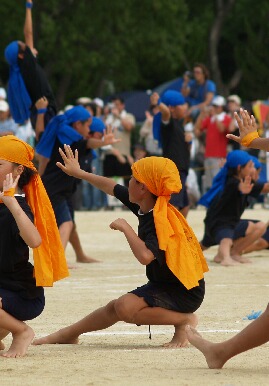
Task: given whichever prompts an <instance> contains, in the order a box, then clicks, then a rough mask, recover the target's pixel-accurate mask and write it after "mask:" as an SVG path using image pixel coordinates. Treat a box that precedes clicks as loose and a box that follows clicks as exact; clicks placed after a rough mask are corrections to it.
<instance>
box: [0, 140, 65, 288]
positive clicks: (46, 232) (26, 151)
mask: <svg viewBox="0 0 269 386" xmlns="http://www.w3.org/2000/svg"><path fill="white" fill-rule="evenodd" d="M33 158H34V149H33V148H32V147H31V146H30V145H28V144H27V143H25V142H24V141H22V140H20V139H19V138H17V137H15V136H13V135H6V136H3V137H0V159H4V160H6V161H9V162H14V163H16V164H19V165H23V166H26V167H27V168H30V169H32V170H34V171H35V172H37V170H36V168H35V166H34V164H33V163H32V162H31V161H32V159H33ZM24 193H25V196H26V200H27V203H28V205H29V206H30V208H31V210H32V212H33V215H34V221H35V226H36V227H37V229H38V232H39V233H40V236H41V239H42V243H41V245H40V246H39V247H38V248H34V249H33V257H34V273H35V279H36V285H37V286H44V287H51V286H52V285H53V283H54V282H55V281H57V280H60V279H64V278H65V277H67V276H69V272H68V268H67V263H66V258H65V253H64V249H63V246H62V242H61V239H60V234H59V230H58V227H57V224H56V220H55V216H54V211H53V209H52V206H51V203H50V200H49V197H48V195H47V192H46V190H45V188H44V185H43V182H42V180H41V178H40V176H39V174H38V173H37V174H35V175H34V176H33V177H32V178H31V181H30V182H29V184H28V185H26V186H25V187H24Z"/></svg>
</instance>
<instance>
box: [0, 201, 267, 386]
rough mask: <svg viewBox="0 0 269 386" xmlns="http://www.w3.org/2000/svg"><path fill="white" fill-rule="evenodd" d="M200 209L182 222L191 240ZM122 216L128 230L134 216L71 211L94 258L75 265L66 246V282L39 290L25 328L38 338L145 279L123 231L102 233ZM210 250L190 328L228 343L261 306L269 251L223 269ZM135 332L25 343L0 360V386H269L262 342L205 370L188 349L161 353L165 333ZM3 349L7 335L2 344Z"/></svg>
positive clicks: (121, 329)
mask: <svg viewBox="0 0 269 386" xmlns="http://www.w3.org/2000/svg"><path fill="white" fill-rule="evenodd" d="M204 215H205V211H204V209H203V208H198V209H197V210H192V211H191V212H190V214H189V216H188V220H189V223H190V225H191V226H192V227H193V229H194V231H195V233H196V235H197V237H198V239H200V237H201V236H202V233H203V218H204ZM118 217H123V218H125V219H127V220H128V221H129V222H130V223H131V224H132V225H133V226H134V227H135V229H136V226H137V221H136V217H135V216H134V215H132V214H131V213H129V212H127V211H121V210H118V209H117V210H116V211H111V212H77V213H76V222H77V226H78V229H79V234H80V236H81V240H82V243H83V246H84V248H85V250H86V251H87V253H88V254H89V255H90V256H92V257H94V258H96V259H99V260H101V261H102V262H100V263H95V264H74V263H75V257H74V253H73V250H72V249H71V247H70V246H68V249H67V259H68V262H69V264H73V265H75V266H76V269H72V270H70V277H69V278H67V279H65V280H62V281H60V282H58V283H56V284H55V286H54V287H53V288H47V289H46V308H45V310H44V312H43V313H42V315H41V316H40V317H38V318H37V319H35V320H33V321H31V322H29V325H30V326H31V327H32V328H33V329H34V330H35V334H36V336H37V337H41V336H44V335H46V334H48V333H51V332H53V331H55V330H57V329H59V328H61V327H63V326H65V325H67V324H69V323H72V322H74V321H76V320H78V319H80V318H82V317H84V316H85V315H86V314H88V313H90V312H91V311H92V310H94V309H95V308H97V307H100V306H102V305H105V304H106V303H107V302H108V301H110V300H112V299H113V298H117V297H119V296H120V295H122V294H124V293H126V292H127V291H129V290H131V289H133V288H136V287H137V286H138V285H142V284H144V283H146V277H145V269H144V267H143V266H141V265H139V263H138V262H137V261H136V259H135V258H134V257H133V255H132V253H131V252H130V249H129V247H128V244H127V242H126V241H125V238H124V236H123V234H122V233H120V232H115V231H112V230H110V228H109V224H110V222H112V221H113V220H114V219H116V218H118ZM268 217H269V211H268V210H266V209H263V208H261V207H260V206H259V205H256V206H255V209H254V210H248V211H246V212H245V214H244V218H253V219H262V220H265V221H267V220H268ZM215 252H216V248H215V247H214V248H211V249H209V250H208V251H206V252H205V255H206V257H207V259H208V263H209V267H210V272H208V273H207V274H206V276H205V278H206V296H205V300H204V302H203V304H202V306H201V307H200V309H199V310H198V311H197V315H198V317H199V325H198V330H199V331H200V332H201V333H202V335H203V336H204V337H206V338H208V339H210V340H212V341H221V340H224V339H227V338H229V337H231V336H232V335H233V334H235V333H236V332H237V331H239V330H241V329H242V328H244V327H245V326H246V325H247V324H248V323H250V321H249V320H246V319H245V318H246V316H247V315H249V314H250V313H251V312H252V310H254V311H259V310H264V308H265V307H266V305H267V302H268V299H269V252H268V251H262V252H256V253H252V254H250V255H249V256H250V257H251V260H252V264H244V265H243V264H241V265H240V266H238V267H229V268H225V267H221V266H219V265H217V264H215V263H213V262H212V259H213V257H214V254H215ZM151 332H152V339H151V340H149V334H148V326H140V327H137V326H135V325H128V324H125V323H118V324H116V325H114V326H112V327H110V328H109V329H107V330H104V331H99V332H96V333H88V334H85V335H83V336H81V340H80V344H79V345H46V346H30V348H29V350H28V355H27V356H26V357H25V358H20V359H7V358H3V357H2V358H1V357H0V385H1V386H7V385H12V386H13V385H14V386H15V385H22V384H23V385H25V386H27V385H35V386H41V385H42V386H43V385H44V386H54V385H57V386H58V385H60V386H61V385H79V386H84V385H85V386H86V385H95V386H102V385H123V386H125V385H128V386H133V385H139V386H140V385H141V386H142V385H147V386H148V385H177V386H178V385H184V386H187V385H189V386H191V385H207V386H210V385H223V386H235V385H244V386H246V385H268V382H269V381H268V379H269V347H268V344H266V345H264V346H262V347H259V348H256V349H254V350H251V351H249V352H247V353H244V354H241V355H239V356H238V357H236V358H233V359H232V360H231V361H229V362H228V363H227V364H226V365H225V367H224V369H222V370H209V369H207V366H206V362H205V360H204V357H203V356H202V354H201V353H200V352H199V351H197V350H196V349H195V348H194V347H189V348H185V349H164V348H163V347H162V343H164V342H167V341H169V340H170V339H171V337H172V334H173V328H172V327H167V326H152V327H151ZM5 343H6V345H7V346H9V344H10V338H9V337H7V338H6V339H5Z"/></svg>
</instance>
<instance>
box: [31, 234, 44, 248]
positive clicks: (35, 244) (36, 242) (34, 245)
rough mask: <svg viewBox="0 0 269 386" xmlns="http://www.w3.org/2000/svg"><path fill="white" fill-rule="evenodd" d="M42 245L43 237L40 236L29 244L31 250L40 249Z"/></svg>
mask: <svg viewBox="0 0 269 386" xmlns="http://www.w3.org/2000/svg"><path fill="white" fill-rule="evenodd" d="M41 243H42V239H41V237H40V236H39V235H38V236H36V237H35V238H34V239H33V240H32V242H31V244H29V247H30V248H38V247H40V245H41Z"/></svg>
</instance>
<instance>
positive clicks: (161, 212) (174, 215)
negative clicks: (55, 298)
mask: <svg viewBox="0 0 269 386" xmlns="http://www.w3.org/2000/svg"><path fill="white" fill-rule="evenodd" d="M60 153H61V155H62V157H63V160H64V165H63V164H61V163H59V162H58V163H57V166H59V167H60V168H61V169H62V170H63V171H64V172H65V173H67V174H68V175H72V176H74V177H76V178H79V179H84V180H86V181H88V182H89V183H90V184H92V185H93V186H95V187H96V188H98V189H100V190H102V191H104V192H105V193H106V194H110V195H112V196H115V197H116V198H118V199H119V200H120V201H122V203H123V204H124V205H125V206H126V207H128V208H129V209H130V210H131V211H132V212H133V213H134V214H135V215H136V216H137V217H138V221H139V225H138V235H137V234H136V232H135V231H134V230H133V228H132V227H131V226H130V225H129V224H128V223H127V222H126V220H124V219H122V218H118V219H117V220H115V221H113V222H112V223H111V224H110V228H111V229H113V230H118V231H120V232H122V233H123V234H124V235H125V237H126V239H127V241H128V243H129V245H130V248H131V250H132V252H133V254H134V256H135V258H136V259H137V260H138V262H139V263H140V264H142V265H145V266H146V275H147V278H148V283H147V284H145V285H143V286H141V287H138V288H137V289H135V290H132V291H130V292H129V293H127V294H125V295H123V296H121V297H120V298H118V299H114V300H112V301H110V302H109V303H108V304H107V305H106V306H104V307H101V308H99V309H97V310H95V311H93V312H92V313H90V314H89V315H88V316H86V317H85V318H84V319H82V320H80V321H78V322H77V323H74V324H72V325H70V326H69V327H66V328H64V329H61V330H59V331H57V332H55V333H53V334H51V335H49V336H47V337H44V338H41V339H37V340H35V341H34V344H37V345H38V344H53V343H68V344H70V343H77V342H78V337H79V335H81V334H83V333H85V332H90V331H96V330H101V329H105V328H107V327H109V326H112V325H113V324H115V323H117V322H119V321H124V322H126V323H134V324H137V325H151V324H152V325H174V326H175V334H174V337H173V339H172V341H171V342H169V343H167V344H166V347H185V346H187V344H188V341H187V339H186V332H185V326H186V325H187V324H190V325H192V326H196V325H197V316H196V315H195V314H194V312H195V311H196V310H197V309H198V308H199V307H200V305H201V304H202V302H203V299H204V293H205V282H204V272H206V271H208V267H207V264H206V260H205V258H204V256H203V254H202V251H201V248H200V245H199V243H198V241H197V239H196V237H195V235H194V233H193V231H192V229H191V228H190V227H189V225H188V223H187V222H186V220H185V218H184V217H183V216H182V214H181V213H180V212H179V211H178V210H177V209H176V208H175V207H174V206H172V205H171V204H169V200H170V196H171V194H172V193H173V192H179V191H180V189H181V182H180V177H179V172H178V170H177V167H176V165H175V164H174V162H173V161H171V160H169V159H167V158H163V157H145V158H142V159H140V160H139V161H137V162H135V163H134V164H133V165H132V178H131V180H130V183H129V188H127V187H125V186H121V185H118V184H116V183H115V182H114V181H113V180H111V179H109V178H106V177H103V176H98V175H95V174H92V173H87V172H85V171H83V170H81V169H80V166H79V163H78V152H77V151H76V152H75V157H74V154H73V152H72V150H71V148H70V147H69V146H66V145H65V153H64V152H63V151H62V150H60Z"/></svg>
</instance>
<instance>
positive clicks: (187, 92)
mask: <svg viewBox="0 0 269 386" xmlns="http://www.w3.org/2000/svg"><path fill="white" fill-rule="evenodd" d="M193 77H194V79H191V80H189V78H188V77H186V78H185V81H184V82H183V84H182V88H181V92H182V95H183V96H184V97H185V98H186V102H187V103H188V104H189V106H190V107H189V109H188V111H187V114H188V115H191V117H192V118H193V119H194V120H196V118H197V117H198V114H199V112H200V111H201V110H202V109H204V108H205V107H206V106H210V104H211V102H212V99H213V98H214V95H215V93H216V85H215V83H214V82H213V81H212V80H210V79H209V71H208V69H207V67H206V66H205V65H204V64H203V63H195V64H194V67H193Z"/></svg>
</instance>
